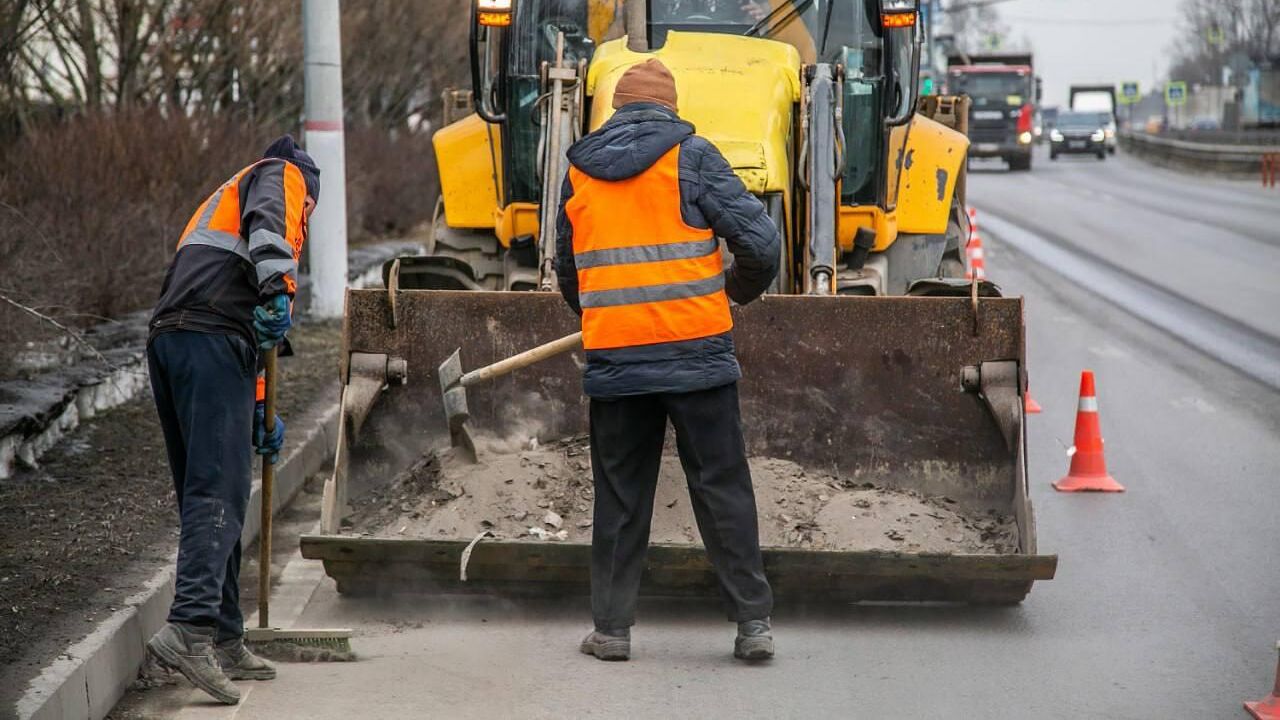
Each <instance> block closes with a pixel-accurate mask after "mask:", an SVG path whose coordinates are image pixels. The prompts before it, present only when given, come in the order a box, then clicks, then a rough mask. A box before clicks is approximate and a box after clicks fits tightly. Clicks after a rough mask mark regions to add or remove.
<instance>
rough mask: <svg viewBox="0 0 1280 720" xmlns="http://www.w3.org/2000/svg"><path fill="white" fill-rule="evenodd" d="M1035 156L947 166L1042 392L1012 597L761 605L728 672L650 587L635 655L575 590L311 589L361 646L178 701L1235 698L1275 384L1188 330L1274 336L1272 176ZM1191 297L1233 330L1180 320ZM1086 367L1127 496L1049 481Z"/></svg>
mask: <svg viewBox="0 0 1280 720" xmlns="http://www.w3.org/2000/svg"><path fill="white" fill-rule="evenodd" d="M1040 160H1041V162H1039V163H1038V164H1037V165H1036V168H1035V170H1034V171H1033V172H1032V173H1030V174H1025V173H1024V174H1016V175H1013V174H1005V173H1004V172H1003V171H997V172H986V171H983V170H982V169H981V168H975V170H976V171H975V173H974V176H973V180H972V182H971V186H970V187H971V201H972V204H973V205H975V206H976V207H977V208H978V212H979V217H980V220H981V221H982V222H983V227H984V228H986V229H987V230H989V231H990V232H989V233H987V234H986V237H985V240H986V243H987V248H988V251H987V254H988V272H989V275H990V277H991V278H992V279H994V280H995V281H997V282H998V283H1000V284H1002V286H1003V287H1004V288H1005V290H1006V292H1007V293H1009V294H1022V295H1025V297H1026V298H1027V321H1028V326H1029V340H1028V344H1029V351H1030V376H1031V387H1032V391H1033V394H1034V395H1035V397H1036V398H1037V400H1039V401H1040V403H1041V404H1042V405H1043V406H1044V408H1045V412H1044V414H1043V415H1038V416H1032V417H1031V418H1030V419H1029V442H1030V448H1029V452H1030V463H1031V479H1032V480H1031V482H1032V496H1033V500H1034V502H1035V504H1036V510H1037V513H1038V516H1039V536H1040V549H1041V551H1042V552H1052V553H1057V554H1059V556H1060V558H1061V559H1060V566H1059V571H1058V577H1057V579H1055V580H1052V581H1049V582H1042V583H1039V584H1037V585H1036V587H1035V589H1034V590H1033V592H1032V594H1031V596H1030V597H1029V598H1028V599H1027V601H1026V602H1025V603H1024V604H1022V605H1021V606H1019V607H1016V608H1005V609H991V608H967V607H945V606H927V607H901V606H855V607H848V608H843V609H839V610H836V611H826V612H823V613H821V614H806V615H795V614H791V613H788V612H786V611H785V610H782V611H779V612H778V614H777V615H776V617H775V628H776V635H777V641H778V650H779V656H778V658H777V659H776V660H775V661H774V662H773V663H772V664H771V665H769V666H756V667H747V666H742V665H740V664H737V663H735V662H734V661H733V660H731V659H730V658H729V650H730V647H731V638H732V629H731V626H729V625H728V624H727V623H724V622H723V621H722V620H721V619H720V615H719V613H718V611H717V609H716V607H715V606H714V605H711V604H706V603H669V602H668V603H661V604H655V603H649V604H648V605H647V606H646V607H645V608H644V611H643V617H642V623H641V624H640V625H638V626H637V627H636V629H635V635H634V659H633V660H632V661H631V662H630V663H623V664H606V663H600V662H596V661H594V660H591V659H589V658H586V657H584V656H580V655H578V654H577V652H576V647H575V646H576V642H577V640H578V639H579V636H580V635H581V634H583V633H585V632H586V630H587V629H588V624H589V615H588V612H587V609H586V604H585V601H579V600H575V601H570V602H564V603H558V604H535V603H527V602H525V603H519V604H516V603H512V602H506V601H496V600H469V599H459V598H439V597H420V598H401V599H398V600H395V601H378V602H373V601H355V600H348V599H344V598H341V597H339V596H337V595H336V594H335V593H334V592H333V591H332V589H331V587H330V586H328V585H325V586H323V587H322V588H321V590H320V591H319V592H318V593H317V594H316V596H315V597H314V598H313V600H312V602H311V604H310V606H309V607H308V609H307V610H306V612H305V613H304V616H303V619H302V622H303V624H304V625H306V626H313V627H317V626H318V627H326V626H327V627H332V626H341V625H349V626H355V627H356V628H357V629H358V632H359V637H358V638H357V639H356V646H357V650H358V651H359V652H360V653H361V654H362V656H363V658H364V659H362V660H361V661H359V662H357V663H353V664H331V665H287V666H285V667H283V668H282V670H281V676H280V678H279V679H278V680H276V681H274V682H272V683H258V684H255V685H252V686H251V687H250V686H246V688H248V689H249V692H248V694H247V696H246V699H245V702H244V703H243V704H242V705H241V706H240V707H238V708H235V709H227V710H220V709H213V708H209V707H207V706H200V707H189V708H188V709H187V710H186V711H185V712H183V713H182V714H181V717H186V718H191V717H229V716H232V715H234V716H235V717H238V718H273V719H285V718H309V719H312V718H314V719H320V718H349V717H368V718H383V717H386V718H393V717H442V718H508V717H511V718H529V719H532V718H573V717H609V718H624V717H625V718H668V717H698V718H721V717H724V718H730V717H732V718H739V717H778V718H817V717H823V718H826V717H832V718H900V717H901V718H907V717H910V718H1033V717H1034V718H1242V717H1245V715H1244V713H1243V711H1242V709H1241V707H1240V702H1241V700H1243V699H1246V698H1254V697H1258V696H1261V695H1263V694H1265V693H1266V692H1267V691H1268V690H1269V689H1270V687H1271V683H1272V680H1273V678H1274V675H1273V673H1274V672H1275V667H1276V650H1275V642H1276V639H1277V637H1280V522H1278V521H1277V518H1278V517H1280V442H1278V441H1277V440H1278V438H1280V392H1278V391H1277V390H1276V389H1275V388H1274V387H1272V386H1271V385H1269V384H1268V383H1267V382H1266V378H1267V377H1268V376H1267V375H1266V373H1265V372H1264V373H1261V375H1262V379H1261V380H1260V379H1258V376H1259V374H1260V373H1246V372H1242V371H1241V370H1239V369H1237V368H1236V367H1234V366H1233V364H1232V363H1230V362H1228V361H1225V360H1224V359H1222V358H1220V357H1219V355H1220V354H1221V353H1219V354H1215V353H1213V352H1212V350H1213V348H1211V347H1208V348H1207V347H1205V346H1206V345H1207V344H1209V343H1212V342H1214V341H1215V337H1216V338H1217V341H1220V342H1236V343H1239V344H1241V346H1242V347H1245V348H1246V350H1247V348H1248V347H1253V348H1254V349H1255V350H1257V349H1259V348H1262V349H1264V350H1265V348H1267V347H1270V345H1268V343H1275V342H1276V341H1277V338H1280V313H1277V312H1276V311H1277V309H1280V302H1278V301H1280V291H1278V290H1277V288H1276V283H1275V280H1276V276H1277V272H1278V271H1280V191H1276V192H1275V193H1274V194H1264V193H1263V192H1262V191H1261V190H1260V189H1256V188H1253V187H1252V186H1251V185H1248V184H1244V183H1235V182H1228V181H1219V180H1210V179H1203V178H1193V177H1188V176H1179V175H1175V174H1172V173H1168V172H1165V171H1159V170H1155V169H1152V168H1149V167H1147V166H1145V165H1142V164H1141V163H1139V162H1137V161H1132V160H1129V159H1127V158H1124V157H1123V156H1121V157H1118V158H1113V159H1109V160H1107V161H1106V162H1105V163H1103V162H1098V161H1096V160H1093V159H1088V160H1070V159H1067V160H1062V161H1059V162H1058V163H1053V164H1050V163H1049V162H1048V159H1047V157H1044V158H1040ZM1000 230H1003V231H1004V233H1005V235H1006V236H1007V237H1008V240H1006V239H1005V238H1004V237H1001V234H1000V232H999V231H1000ZM1046 248H1048V250H1046ZM1055 251H1056V254H1055ZM1124 277H1129V278H1134V281H1133V282H1131V283H1130V284H1129V285H1130V286H1129V288H1128V290H1127V291H1118V290H1117V289H1116V285H1117V282H1118V281H1117V278H1124ZM1108 288H1109V290H1110V291H1109V292H1104V290H1107V289H1108ZM1192 311H1194V312H1198V313H1200V314H1199V315H1197V316H1195V317H1194V318H1193V320H1194V322H1189V325H1196V326H1197V327H1200V330H1201V331H1212V330H1213V329H1214V325H1215V320H1214V319H1215V318H1216V319H1217V320H1216V322H1217V323H1218V324H1220V325H1222V326H1224V327H1225V326H1230V327H1231V328H1232V332H1233V333H1234V334H1230V333H1228V335H1229V337H1226V339H1225V340H1224V339H1222V337H1220V336H1214V335H1213V334H1212V332H1209V334H1208V335H1204V333H1203V332H1201V335H1200V336H1197V337H1193V338H1189V339H1188V338H1184V337H1183V335H1184V334H1185V333H1182V332H1180V331H1182V330H1185V328H1182V327H1180V326H1179V323H1178V322H1177V319H1178V317H1177V316H1178V314H1179V313H1182V312H1192ZM1193 314H1194V313H1193ZM1170 316H1172V317H1170ZM1140 318H1145V319H1140ZM1152 318H1163V319H1164V322H1163V323H1158V322H1155V320H1153V319H1152ZM1206 329H1207V330H1206ZM1191 334H1192V335H1194V334H1195V333H1194V332H1193V333H1191ZM1236 349H1237V350H1238V349H1239V348H1236ZM1246 356H1247V353H1246V354H1245V355H1241V354H1240V353H1235V354H1230V357H1232V358H1235V359H1236V360H1240V358H1241V357H1246ZM1272 360H1274V358H1272ZM1240 362H1244V361H1240ZM1237 364H1239V363H1237ZM1083 368H1091V369H1093V370H1095V371H1096V372H1097V376H1098V383H1099V396H1100V404H1101V413H1102V416H1101V421H1102V426H1103V432H1104V434H1105V435H1106V439H1107V453H1108V457H1107V459H1108V461H1109V464H1110V467H1111V470H1112V472H1113V474H1114V475H1115V476H1116V477H1117V478H1118V479H1119V480H1120V482H1122V483H1123V484H1125V485H1126V486H1127V488H1128V492H1126V493H1124V494H1122V495H1107V496H1099V495H1089V496H1081V495H1060V494H1057V493H1055V492H1054V490H1053V489H1052V488H1051V487H1050V483H1051V482H1052V481H1053V480H1055V479H1057V478H1058V477H1060V476H1061V475H1063V474H1064V473H1065V471H1066V468H1067V463H1068V459H1067V456H1066V452H1065V449H1066V447H1067V446H1069V445H1070V444H1071V432H1072V423H1073V419H1074V411H1075V401H1076V390H1077V386H1078V381H1079V373H1080V371H1081V369H1083Z"/></svg>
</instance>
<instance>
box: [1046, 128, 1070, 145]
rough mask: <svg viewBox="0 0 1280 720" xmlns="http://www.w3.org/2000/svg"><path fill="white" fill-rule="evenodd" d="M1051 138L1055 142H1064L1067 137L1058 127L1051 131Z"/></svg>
mask: <svg viewBox="0 0 1280 720" xmlns="http://www.w3.org/2000/svg"><path fill="white" fill-rule="evenodd" d="M1049 139H1050V140H1052V141H1054V142H1062V141H1063V140H1066V138H1065V137H1063V136H1062V133H1060V132H1058V129H1057V128H1054V129H1052V130H1050V131H1049Z"/></svg>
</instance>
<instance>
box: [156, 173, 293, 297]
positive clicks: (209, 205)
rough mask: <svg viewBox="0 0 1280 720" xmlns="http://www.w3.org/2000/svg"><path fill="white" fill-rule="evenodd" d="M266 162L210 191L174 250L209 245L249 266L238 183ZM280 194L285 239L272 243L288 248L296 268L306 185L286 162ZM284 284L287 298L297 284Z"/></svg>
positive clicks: (289, 278) (289, 279)
mask: <svg viewBox="0 0 1280 720" xmlns="http://www.w3.org/2000/svg"><path fill="white" fill-rule="evenodd" d="M269 161H270V160H268V159H263V160H259V161H258V162H255V163H253V164H252V165H250V166H248V167H246V168H245V169H243V170H241V171H240V172H238V173H236V174H235V175H233V176H231V179H230V180H227V181H226V182H224V183H223V184H222V185H221V186H220V187H219V188H218V189H217V190H214V191H213V194H212V195H210V196H209V197H208V198H207V199H206V200H205V201H204V202H203V203H201V204H200V207H199V208H196V212H195V214H194V215H192V216H191V219H190V220H188V221H187V227H186V229H184V230H183V231H182V237H180V238H179V239H178V249H179V250H181V249H182V247H183V246H184V245H210V246H212V247H216V248H221V249H223V250H226V251H228V252H232V253H235V254H236V255H239V256H240V257H242V258H244V259H245V260H246V261H247V262H249V263H251V264H253V259H252V258H251V257H250V255H249V240H247V239H245V238H244V237H243V236H242V235H241V227H240V226H241V217H242V216H241V212H240V181H241V179H243V178H244V176H245V175H247V174H248V173H249V171H250V170H252V169H254V168H255V167H257V166H259V165H261V164H262V163H264V162H269ZM284 191H285V198H284V213H285V217H284V227H285V229H286V235H285V237H284V238H279V237H278V236H276V238H275V241H276V242H280V241H283V242H285V243H287V244H288V251H289V252H292V253H293V262H294V267H295V268H296V265H297V262H298V260H299V259H300V258H301V257H302V246H303V244H304V243H305V242H306V223H305V222H303V209H304V207H305V203H304V200H305V199H306V197H307V183H306V180H304V179H303V177H302V171H301V170H299V169H298V168H297V167H296V166H294V165H293V164H292V163H289V162H285V163H284ZM267 262H270V263H276V262H280V261H275V260H269V261H267ZM278 271H279V269H277V272H278ZM295 272H296V270H295ZM284 283H285V287H286V288H287V290H288V292H289V294H290V295H292V294H293V293H294V292H296V291H297V289H298V281H297V278H296V277H295V275H294V274H290V273H286V274H285V275H284Z"/></svg>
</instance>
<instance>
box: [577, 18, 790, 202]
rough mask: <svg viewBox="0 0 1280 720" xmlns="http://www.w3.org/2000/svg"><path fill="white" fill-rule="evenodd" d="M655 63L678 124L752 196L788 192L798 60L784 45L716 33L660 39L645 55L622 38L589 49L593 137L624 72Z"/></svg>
mask: <svg viewBox="0 0 1280 720" xmlns="http://www.w3.org/2000/svg"><path fill="white" fill-rule="evenodd" d="M653 57H656V58H658V59H659V60H661V61H662V63H663V64H664V65H666V66H667V68H668V69H670V70H671V74H672V75H674V76H675V79H676V92H677V94H678V95H679V98H680V100H679V104H680V108H679V111H680V117H682V118H684V119H685V120H688V121H689V122H691V123H693V125H694V127H696V128H697V129H698V134H699V135H701V136H703V137H705V138H707V139H708V140H710V141H711V142H712V143H714V144H715V146H716V147H717V148H719V149H720V152H721V153H723V154H724V156H725V159H727V160H728V161H729V164H730V165H732V166H733V169H734V171H735V172H737V174H738V177H740V178H742V182H743V183H745V184H746V186H747V189H748V190H750V191H751V192H753V193H757V194H760V193H765V192H784V191H786V190H787V189H788V186H789V185H790V176H791V170H790V161H789V148H790V146H791V127H792V108H793V107H794V104H795V103H797V102H799V101H800V53H799V52H797V51H796V49H795V48H794V47H792V46H790V45H787V44H786V43H781V42H776V41H773V40H763V39H760V38H746V37H740V36H736V35H722V34H715V33H681V32H671V33H668V34H667V43H666V45H664V46H663V47H662V49H660V50H655V51H653V52H651V53H636V52H631V51H630V50H628V49H627V45H626V38H622V39H619V40H614V41H612V42H608V43H605V44H603V45H601V46H600V48H599V49H598V50H596V54H595V57H594V58H592V61H591V68H590V69H589V70H588V71H587V94H588V95H590V96H592V102H591V120H590V127H591V129H592V130H594V129H596V128H598V127H600V126H601V125H603V124H604V123H605V121H606V120H608V119H609V118H610V117H611V116H612V115H613V107H612V104H613V90H614V87H615V86H616V85H617V83H618V80H619V78H621V77H622V74H623V73H624V72H626V70H627V68H629V67H631V66H632V65H635V64H637V63H642V62H644V61H645V60H648V59H650V58H653Z"/></svg>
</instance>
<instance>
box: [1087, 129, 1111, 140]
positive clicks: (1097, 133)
mask: <svg viewBox="0 0 1280 720" xmlns="http://www.w3.org/2000/svg"><path fill="white" fill-rule="evenodd" d="M1089 139H1090V140H1092V141H1094V142H1102V141H1103V140H1106V139H1107V134H1106V133H1105V132H1103V131H1102V130H1094V131H1093V134H1092V135H1090V136H1089Z"/></svg>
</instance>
